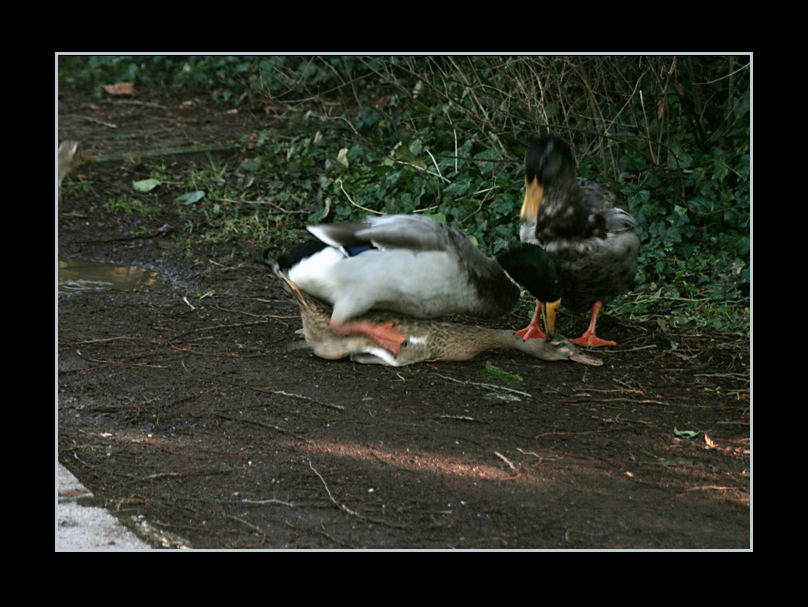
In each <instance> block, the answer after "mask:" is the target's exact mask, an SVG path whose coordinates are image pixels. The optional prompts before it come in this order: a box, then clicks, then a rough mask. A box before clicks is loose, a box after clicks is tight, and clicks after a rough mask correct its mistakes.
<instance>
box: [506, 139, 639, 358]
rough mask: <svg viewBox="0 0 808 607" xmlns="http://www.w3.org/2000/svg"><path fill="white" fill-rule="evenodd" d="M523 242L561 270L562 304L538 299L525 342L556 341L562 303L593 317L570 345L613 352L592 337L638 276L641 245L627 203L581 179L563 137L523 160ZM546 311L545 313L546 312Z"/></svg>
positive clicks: (535, 145) (540, 144)
mask: <svg viewBox="0 0 808 607" xmlns="http://www.w3.org/2000/svg"><path fill="white" fill-rule="evenodd" d="M520 219H521V226H520V232H519V237H520V240H521V241H522V242H525V243H534V244H537V245H540V246H541V247H543V248H544V249H545V250H546V252H547V254H548V255H549V256H550V257H551V258H552V259H553V261H554V262H555V263H556V265H557V266H558V270H559V272H560V275H561V283H562V286H561V292H562V295H561V300H560V301H550V302H547V301H544V300H541V298H538V299H537V301H536V311H535V313H534V315H533V318H532V320H531V321H530V324H529V325H528V326H527V327H526V328H524V329H522V330H521V331H518V332H517V335H520V336H521V337H523V338H524V339H530V338H532V337H545V335H544V333H543V332H542V331H541V328H540V326H539V319H540V317H541V316H542V314H543V315H544V323H545V328H546V329H547V332H548V334H550V335H552V333H553V331H554V330H555V315H556V310H557V308H558V306H559V305H560V303H561V301H563V303H564V306H565V307H566V308H568V309H570V310H573V311H584V310H591V316H590V321H589V327H588V328H587V330H586V331H585V332H584V334H583V335H581V337H579V338H576V339H573V340H572V341H573V342H574V343H576V344H578V345H583V346H591V347H597V346H606V345H615V342H613V341H607V340H603V339H600V338H599V337H598V336H597V335H596V334H595V327H596V324H597V318H598V313H599V312H600V310H601V308H602V307H603V304H605V303H608V302H609V301H611V300H612V299H614V298H615V297H616V296H617V295H619V294H621V293H623V292H624V291H626V290H628V289H629V288H630V287H631V285H632V284H633V282H634V275H635V273H636V271H637V254H638V251H639V246H640V240H639V238H638V236H637V234H636V232H635V231H634V228H635V226H636V222H635V220H634V218H633V217H632V216H631V215H630V214H629V213H628V206H627V203H626V200H625V198H624V197H623V196H622V194H620V193H619V192H617V191H616V190H614V189H612V188H611V187H609V186H607V185H604V184H599V183H595V182H593V181H589V180H587V179H582V178H576V175H575V162H574V160H573V157H572V153H571V151H570V148H569V147H568V146H567V144H566V143H564V142H563V141H562V140H561V139H559V138H558V137H554V136H552V135H548V136H544V137H541V138H539V139H536V140H534V141H533V142H532V143H531V144H530V147H529V148H528V150H527V153H526V154H525V199H524V203H523V204H522V210H521V213H520ZM542 310H543V311H542Z"/></svg>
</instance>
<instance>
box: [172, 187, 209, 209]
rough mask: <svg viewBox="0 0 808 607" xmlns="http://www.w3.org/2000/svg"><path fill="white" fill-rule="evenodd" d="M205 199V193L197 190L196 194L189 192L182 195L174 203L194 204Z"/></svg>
mask: <svg viewBox="0 0 808 607" xmlns="http://www.w3.org/2000/svg"><path fill="white" fill-rule="evenodd" d="M204 197H205V192H203V191H202V190H197V191H196V192H188V193H187V194H180V195H179V196H177V197H176V198H175V199H174V202H176V203H177V204H184V205H186V206H187V205H189V204H194V203H195V202H199V201H200V200H202V199H203V198H204Z"/></svg>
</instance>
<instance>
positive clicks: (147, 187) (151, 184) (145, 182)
mask: <svg viewBox="0 0 808 607" xmlns="http://www.w3.org/2000/svg"><path fill="white" fill-rule="evenodd" d="M158 185H160V180H159V179H142V180H140V181H134V182H132V187H134V188H135V190H136V191H138V192H151V191H152V190H153V189H154V188H156V187H157V186H158Z"/></svg>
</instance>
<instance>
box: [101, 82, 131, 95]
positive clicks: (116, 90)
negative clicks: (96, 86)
mask: <svg viewBox="0 0 808 607" xmlns="http://www.w3.org/2000/svg"><path fill="white" fill-rule="evenodd" d="M101 88H102V89H104V91H105V92H106V93H107V94H108V95H131V94H133V93H134V92H135V85H134V84H132V83H131V82H119V83H118V84H104V85H102V86H101Z"/></svg>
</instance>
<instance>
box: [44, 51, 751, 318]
mask: <svg viewBox="0 0 808 607" xmlns="http://www.w3.org/2000/svg"><path fill="white" fill-rule="evenodd" d="M750 80H751V57H750V56H747V55H743V56H718V55H707V56H673V55H665V56H643V55H631V56H516V57H510V56H395V57H387V56H385V57H382V56H317V57H314V56H178V55H171V56H61V57H60V58H59V85H60V87H67V88H86V87H91V88H92V89H93V90H94V91H96V92H97V94H98V95H99V96H101V95H103V92H102V89H101V85H106V84H113V83H117V82H132V83H134V84H135V86H137V87H139V88H140V89H143V88H175V87H177V88H184V89H187V90H194V91H196V92H197V94H200V95H209V96H212V97H213V98H215V99H216V100H217V101H218V102H219V103H220V104H221V105H222V107H223V109H238V110H246V109H249V110H250V111H263V112H266V113H267V114H268V115H272V116H273V119H274V120H278V119H280V120H282V121H283V122H284V124H285V126H287V127H288V128H284V129H282V130H280V133H281V134H279V132H278V131H275V130H269V129H268V130H266V131H261V132H257V133H251V134H246V133H245V135H244V138H243V140H242V144H243V145H244V147H245V149H248V150H249V154H248V158H247V160H245V161H244V162H243V163H242V164H241V165H240V166H238V167H215V166H211V170H210V171H208V172H206V173H199V174H195V175H192V176H188V179H187V181H186V183H184V184H182V185H180V186H178V187H177V192H178V194H181V193H183V192H185V193H186V197H185V198H182V197H180V196H178V203H179V204H183V205H187V206H188V208H189V212H191V211H198V210H199V209H201V208H204V212H205V217H206V225H205V231H204V233H201V232H200V228H199V225H197V224H195V223H194V221H193V219H192V218H189V220H188V224H187V225H186V226H185V228H184V232H182V233H179V234H177V235H175V237H180V238H182V237H186V238H189V237H191V236H193V237H197V238H199V237H205V238H211V239H216V240H219V241H221V240H227V239H243V238H251V239H257V240H261V239H265V238H266V237H267V236H270V235H271V234H272V232H273V231H277V230H279V229H282V227H283V225H286V224H280V223H279V222H278V221H277V216H278V213H279V210H280V211H282V212H286V213H290V214H294V216H295V217H296V218H297V219H299V223H300V224H301V225H302V224H303V223H308V222H317V221H340V220H346V219H350V218H353V217H357V216H363V215H365V214H367V213H368V212H369V211H371V212H396V213H409V212H414V211H417V212H426V213H430V214H432V215H434V216H437V217H439V218H441V219H444V220H446V221H449V222H451V223H453V224H455V225H458V226H459V227H460V228H462V229H463V230H465V231H466V232H467V233H468V234H470V235H471V236H473V237H474V238H475V239H476V240H477V242H478V244H479V245H480V247H481V248H483V249H484V250H485V251H487V252H489V253H496V252H497V251H499V250H500V249H502V248H504V247H506V246H507V244H508V243H509V242H510V241H512V240H513V239H514V238H515V237H516V234H517V233H518V228H517V222H518V211H519V207H520V204H521V198H522V195H523V175H522V170H523V167H522V158H523V154H524V150H525V148H526V146H527V144H528V143H529V140H530V138H531V137H533V136H535V135H536V134H538V133H543V132H553V133H555V134H557V135H560V136H562V137H564V138H565V139H567V140H568V141H569V142H570V143H571V145H572V147H573V150H574V154H575V157H576V160H577V162H578V164H579V173H580V174H581V175H583V176H586V177H590V178H594V179H598V180H603V181H607V182H610V183H612V184H613V185H614V186H616V187H617V188H618V189H619V190H621V191H622V192H623V193H624V194H625V195H626V197H627V199H628V201H629V206H630V210H631V212H632V214H633V215H634V216H635V217H636V219H637V220H638V223H639V232H640V236H641V239H642V248H641V253H640V266H639V267H640V269H639V271H638V274H637V284H636V287H635V288H634V289H633V290H632V291H631V292H630V293H628V294H626V295H624V296H623V297H622V298H621V299H620V300H619V302H616V304H615V305H614V306H612V307H611V310H612V312H613V313H615V314H618V315H619V314H623V315H625V316H626V317H631V318H640V317H647V316H648V315H664V317H665V318H666V319H667V322H670V323H672V324H673V325H677V326H680V327H682V326H686V325H693V326H695V327H697V328H698V327H702V328H705V327H708V328H710V329H718V330H722V331H730V332H735V333H739V334H748V332H749V283H750V187H749V184H750ZM289 133H294V134H292V135H290V134H289ZM225 171H228V172H231V173H233V174H234V175H235V176H236V177H237V179H236V180H233V179H229V180H224V179H222V173H223V172H225ZM161 177H164V176H162V175H160V174H159V171H158V173H157V174H155V175H154V178H155V179H158V180H159V179H160V178H161ZM67 187H70V184H69V183H68V186H67ZM74 187H78V186H74ZM197 192H201V194H198V195H193V194H195V193H197ZM188 193H190V194H192V195H191V196H190V197H188V196H187V194H188ZM134 196H137V197H138V199H137V200H134V199H133V200H129V201H107V202H108V204H110V205H116V204H117V205H120V206H121V208H126V209H127V211H132V210H137V209H138V208H145V207H139V206H138V204H136V203H142V202H144V201H145V202H146V203H148V196H149V194H148V192H140V193H136V194H134ZM243 200H266V201H271V205H245V204H236V203H233V204H229V203H228V201H243ZM289 225H290V226H291V225H292V224H289Z"/></svg>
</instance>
